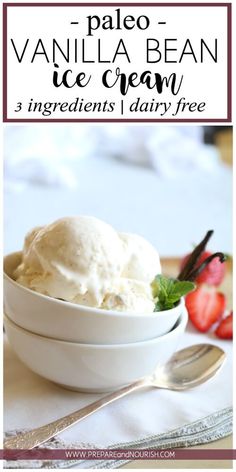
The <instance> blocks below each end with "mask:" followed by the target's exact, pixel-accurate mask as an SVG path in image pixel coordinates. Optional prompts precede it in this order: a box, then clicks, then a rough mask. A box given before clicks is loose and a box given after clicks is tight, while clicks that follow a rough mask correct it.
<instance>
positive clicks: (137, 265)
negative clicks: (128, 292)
mask: <svg viewBox="0 0 236 472" xmlns="http://www.w3.org/2000/svg"><path fill="white" fill-rule="evenodd" d="M119 236H120V238H121V240H122V241H123V243H124V247H125V250H126V253H127V255H128V256H127V261H126V264H125V267H124V269H123V272H122V277H125V278H128V279H136V280H140V281H142V282H147V283H149V284H150V283H151V282H152V281H153V279H154V277H155V276H156V275H157V274H160V273H161V264H160V258H159V254H158V252H157V251H156V249H155V248H154V247H153V246H152V245H151V244H150V243H149V242H148V241H147V240H146V239H144V238H143V237H142V236H138V235H137V234H131V233H119Z"/></svg>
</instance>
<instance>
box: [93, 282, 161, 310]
mask: <svg viewBox="0 0 236 472" xmlns="http://www.w3.org/2000/svg"><path fill="white" fill-rule="evenodd" d="M154 307H155V304H154V300H153V297H152V292H151V286H150V284H147V283H145V282H140V281H138V280H132V279H126V278H122V277H121V278H120V279H119V280H118V281H117V282H116V284H115V286H114V288H113V291H112V292H111V293H108V294H107V295H105V297H104V300H103V303H102V308H105V309H107V310H116V311H128V312H130V313H151V312H153V311H154Z"/></svg>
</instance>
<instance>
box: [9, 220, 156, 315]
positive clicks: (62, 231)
mask: <svg viewBox="0 0 236 472" xmlns="http://www.w3.org/2000/svg"><path fill="white" fill-rule="evenodd" d="M160 272H161V266H160V259H159V255H158V252H157V251H156V250H155V248H154V247H153V246H152V245H151V244H150V243H149V242H148V241H146V240H145V239H144V238H142V237H141V236H138V235H136V234H129V233H117V232H116V231H115V230H114V229H113V228H112V227H111V226H110V225H108V224H107V223H104V222H103V221H100V220H98V219H97V218H94V217H89V216H78V217H67V218H61V219H60V220H57V221H55V222H54V223H52V224H49V225H46V226H43V227H36V228H34V229H33V230H31V231H30V232H29V233H27V235H26V237H25V243H24V247H23V255H22V263H21V264H20V265H19V266H18V267H17V269H16V271H15V274H14V276H15V279H16V280H17V282H19V283H20V284H22V285H24V286H26V287H28V288H31V289H32V290H35V291H37V292H40V293H43V294H45V295H48V296H51V297H54V298H61V299H63V300H66V301H70V302H73V303H77V304H81V305H87V306H91V307H98V308H104V309H108V310H109V309H110V310H119V311H128V312H134V313H141V312H142V313H145V312H152V311H153V310H154V300H153V297H152V292H151V286H150V284H151V282H152V280H153V279H154V277H155V275H157V274H159V273H160Z"/></svg>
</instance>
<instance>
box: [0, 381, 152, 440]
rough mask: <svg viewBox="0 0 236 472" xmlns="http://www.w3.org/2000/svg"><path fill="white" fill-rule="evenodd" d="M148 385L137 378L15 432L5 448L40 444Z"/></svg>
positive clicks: (148, 382) (147, 382)
mask: <svg viewBox="0 0 236 472" xmlns="http://www.w3.org/2000/svg"><path fill="white" fill-rule="evenodd" d="M149 385H150V378H149V377H145V378H144V379H141V380H137V381H136V382H134V383H132V384H130V385H127V386H126V387H123V388H121V389H120V390H117V391H116V392H112V393H109V394H108V395H106V396H105V397H103V398H101V399H100V400H97V401H95V402H93V403H91V404H90V405H87V406H85V407H84V408H81V409H80V410H77V411H75V412H73V413H71V414H69V415H67V416H64V417H63V418H59V419H58V420H56V421H53V422H52V423H48V424H46V425H44V426H40V427H39V428H35V429H32V430H31V431H27V432H25V433H20V434H17V435H16V436H13V437H10V438H8V439H6V440H5V441H4V448H5V449H33V448H34V447H36V446H39V445H40V444H43V443H44V442H46V441H47V440H48V439H51V438H53V437H54V436H56V435H57V434H59V433H61V432H62V431H65V429H67V428H69V427H70V426H72V425H74V424H76V423H78V422H79V421H81V420H82V419H83V418H86V416H89V415H91V414H92V413H94V412H95V411H97V410H100V409H101V408H103V407H104V406H106V405H108V404H109V403H112V402H114V401H115V400H118V398H121V397H124V396H125V395H128V394H129V393H131V392H134V391H135V390H138V389H140V388H142V387H147V386H149Z"/></svg>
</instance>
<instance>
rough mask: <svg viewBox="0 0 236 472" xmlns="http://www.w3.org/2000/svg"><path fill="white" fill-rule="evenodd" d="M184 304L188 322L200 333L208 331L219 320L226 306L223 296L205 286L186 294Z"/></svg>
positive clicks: (212, 288)
mask: <svg viewBox="0 0 236 472" xmlns="http://www.w3.org/2000/svg"><path fill="white" fill-rule="evenodd" d="M185 302H186V307H187V310H188V313H189V318H190V320H191V321H192V323H193V324H194V326H195V327H196V328H197V329H198V330H199V331H202V332H205V331H208V330H209V328H210V327H211V326H212V325H213V323H215V322H216V321H218V320H219V319H220V318H221V316H222V315H223V313H224V310H225V305H226V300H225V295H224V294H223V293H220V292H217V290H216V289H215V288H214V287H207V286H206V285H200V286H199V287H197V288H196V290H194V291H193V292H191V293H188V295H187V296H186V298H185Z"/></svg>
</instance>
